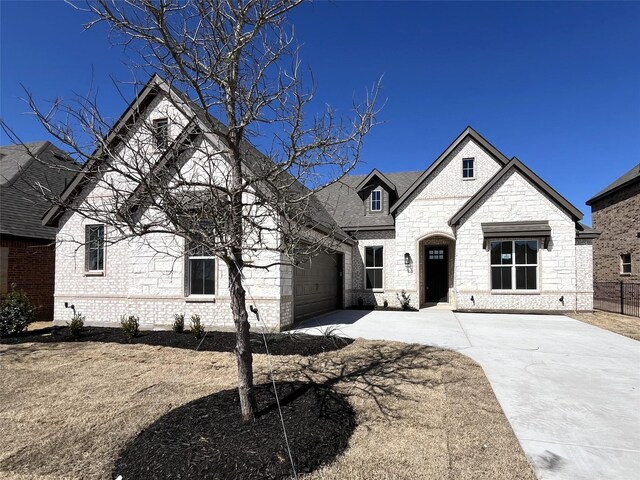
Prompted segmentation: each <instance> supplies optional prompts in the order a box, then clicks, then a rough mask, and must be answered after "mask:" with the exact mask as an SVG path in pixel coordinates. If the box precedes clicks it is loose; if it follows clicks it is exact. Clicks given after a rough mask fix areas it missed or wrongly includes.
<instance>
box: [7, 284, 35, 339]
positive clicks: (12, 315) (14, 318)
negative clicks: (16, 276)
mask: <svg viewBox="0 0 640 480" xmlns="http://www.w3.org/2000/svg"><path fill="white" fill-rule="evenodd" d="M36 310H37V307H36V306H35V305H34V304H33V302H32V301H31V299H30V298H29V297H28V296H27V294H26V293H24V292H23V291H22V290H16V288H15V285H14V286H13V290H12V291H11V293H9V294H8V295H7V296H6V297H5V298H4V300H2V303H0V337H6V336H8V335H13V334H15V333H20V332H22V331H24V329H26V328H27V325H29V324H30V323H33V322H35V320H36Z"/></svg>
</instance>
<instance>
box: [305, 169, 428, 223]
mask: <svg viewBox="0 0 640 480" xmlns="http://www.w3.org/2000/svg"><path fill="white" fill-rule="evenodd" d="M421 173H422V172H400V173H387V174H385V177H386V178H387V179H388V180H389V181H390V182H393V184H394V185H395V186H396V189H397V194H398V195H402V194H403V193H404V192H406V191H407V189H408V188H409V187H410V186H411V185H412V184H413V182H415V180H416V178H418V177H419V176H420V174H421ZM366 177H367V175H347V176H346V177H343V178H342V179H341V180H340V181H339V182H336V183H334V184H332V185H329V186H328V187H326V188H323V189H322V190H320V191H319V192H317V193H316V197H318V199H319V201H320V202H322V204H323V205H324V208H325V209H326V210H327V211H328V212H329V213H330V214H331V215H332V216H333V218H334V219H335V220H336V222H337V223H338V225H340V226H341V227H342V228H343V229H344V230H347V231H356V230H358V231H363V230H393V229H394V228H395V222H394V220H393V216H392V215H385V214H375V215H365V214H364V210H365V207H364V204H363V203H362V197H360V195H359V192H358V189H357V187H358V185H360V184H361V183H362V182H363V180H364V179H365V178H366Z"/></svg>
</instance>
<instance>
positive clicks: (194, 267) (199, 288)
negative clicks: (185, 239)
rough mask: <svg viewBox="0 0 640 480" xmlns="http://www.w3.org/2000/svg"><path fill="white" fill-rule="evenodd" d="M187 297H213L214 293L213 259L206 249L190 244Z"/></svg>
mask: <svg viewBox="0 0 640 480" xmlns="http://www.w3.org/2000/svg"><path fill="white" fill-rule="evenodd" d="M188 270H189V289H188V292H189V295H213V294H214V292H215V280H216V275H215V273H216V272H215V270H216V263H215V257H214V256H213V254H212V253H211V251H209V249H208V248H207V247H204V246H202V245H196V244H193V243H192V244H191V245H190V248H189V252H188Z"/></svg>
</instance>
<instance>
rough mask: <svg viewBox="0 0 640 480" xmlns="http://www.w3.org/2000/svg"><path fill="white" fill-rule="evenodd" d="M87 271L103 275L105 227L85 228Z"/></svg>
mask: <svg viewBox="0 0 640 480" xmlns="http://www.w3.org/2000/svg"><path fill="white" fill-rule="evenodd" d="M84 248H85V271H86V272H88V273H102V272H103V271H104V225H87V226H85V227H84Z"/></svg>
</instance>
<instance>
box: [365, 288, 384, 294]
mask: <svg viewBox="0 0 640 480" xmlns="http://www.w3.org/2000/svg"><path fill="white" fill-rule="evenodd" d="M365 291H367V292H370V293H384V288H365Z"/></svg>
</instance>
